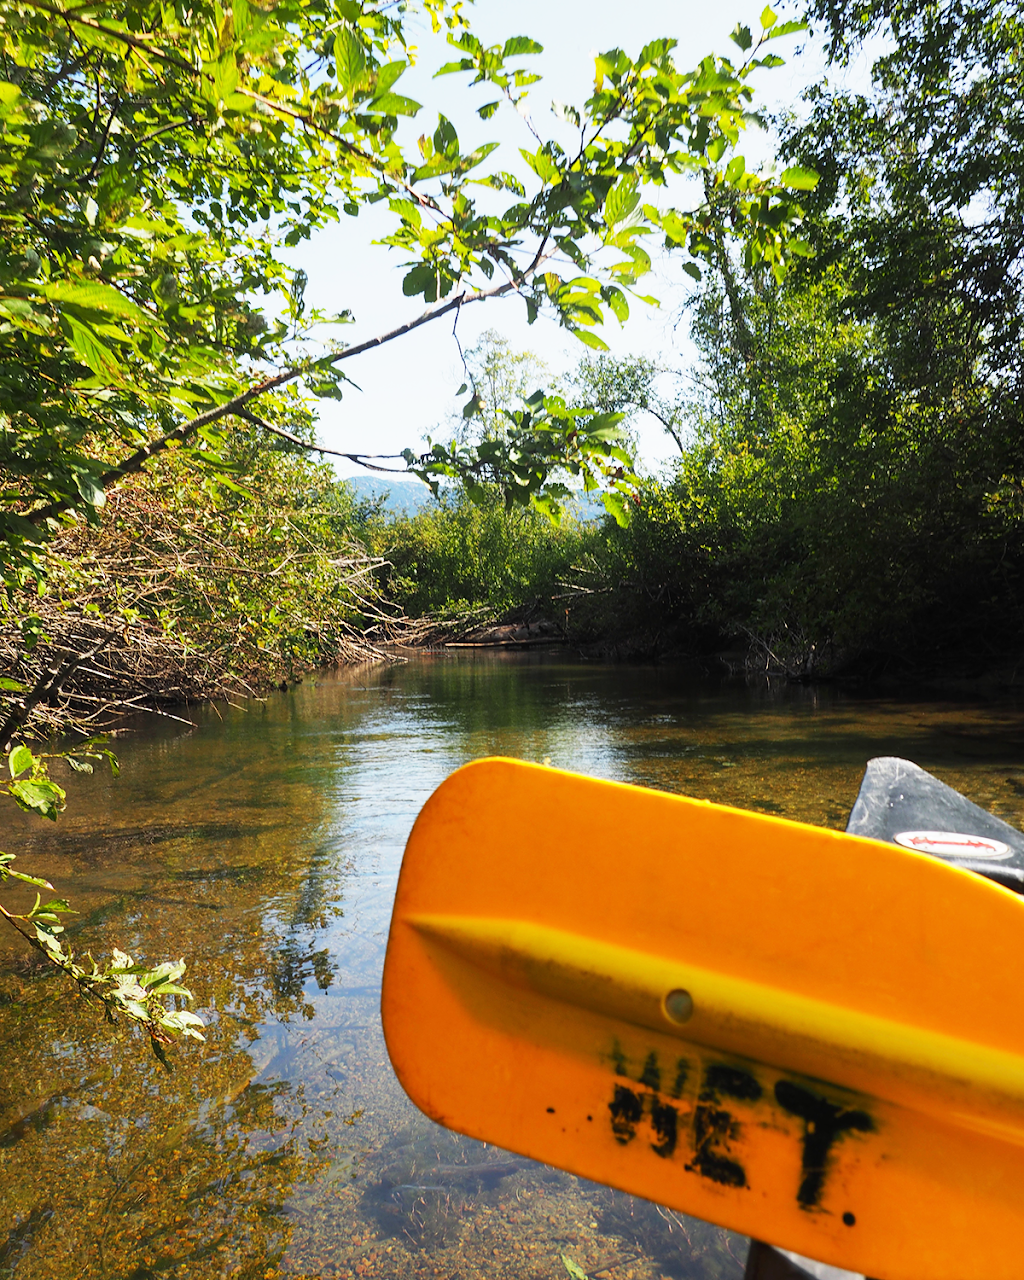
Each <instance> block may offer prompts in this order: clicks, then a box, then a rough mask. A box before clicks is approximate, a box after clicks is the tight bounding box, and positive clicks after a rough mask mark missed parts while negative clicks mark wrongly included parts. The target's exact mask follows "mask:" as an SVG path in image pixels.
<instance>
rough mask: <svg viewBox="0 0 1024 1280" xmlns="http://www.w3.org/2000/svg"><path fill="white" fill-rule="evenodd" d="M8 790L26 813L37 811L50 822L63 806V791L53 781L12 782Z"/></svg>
mask: <svg viewBox="0 0 1024 1280" xmlns="http://www.w3.org/2000/svg"><path fill="white" fill-rule="evenodd" d="M8 791H9V792H10V794H11V795H12V796H13V797H14V799H15V801H16V802H17V804H18V805H19V806H20V808H22V809H24V810H25V811H26V812H28V813H38V814H40V815H41V816H42V817H44V818H49V819H50V821H51V822H56V821H57V814H58V813H60V811H61V809H63V807H64V800H65V794H64V791H63V790H62V789H61V788H60V787H58V786H57V784H56V783H55V782H49V781H36V782H12V783H11V784H10V786H9V787H8Z"/></svg>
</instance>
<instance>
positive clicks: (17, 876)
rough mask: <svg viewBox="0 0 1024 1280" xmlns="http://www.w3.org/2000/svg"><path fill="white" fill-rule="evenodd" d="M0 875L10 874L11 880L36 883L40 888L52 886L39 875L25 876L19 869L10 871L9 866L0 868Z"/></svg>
mask: <svg viewBox="0 0 1024 1280" xmlns="http://www.w3.org/2000/svg"><path fill="white" fill-rule="evenodd" d="M2 876H10V877H11V879H12V880H21V881H22V882H23V883H24V884H34V885H37V886H38V887H39V888H40V889H52V888H53V885H52V884H50V882H49V880H42V879H40V877H39V876H27V875H25V874H24V873H23V872H21V871H12V870H11V869H10V867H4V868H0V878H2Z"/></svg>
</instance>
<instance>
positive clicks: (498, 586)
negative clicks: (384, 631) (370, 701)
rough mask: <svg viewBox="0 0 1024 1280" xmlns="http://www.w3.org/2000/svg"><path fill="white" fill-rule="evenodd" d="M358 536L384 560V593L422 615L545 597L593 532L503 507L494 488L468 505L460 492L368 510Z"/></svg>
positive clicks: (510, 605) (511, 605)
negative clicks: (406, 511)
mask: <svg viewBox="0 0 1024 1280" xmlns="http://www.w3.org/2000/svg"><path fill="white" fill-rule="evenodd" d="M363 537H364V539H365V541H366V545H367V547H368V549H369V550H370V551H371V552H372V553H373V554H374V555H375V556H380V557H383V558H384V559H385V560H387V562H388V564H387V566H385V567H384V568H383V569H382V570H380V571H379V573H380V577H379V581H380V585H381V590H382V591H383V593H384V594H385V595H386V596H387V597H388V598H389V599H390V600H392V601H393V602H394V603H395V604H396V605H398V606H399V607H400V608H402V609H403V610H404V611H405V612H406V613H407V614H408V615H409V616H410V617H422V616H424V615H425V614H440V615H452V614H459V613H465V612H467V611H468V610H471V609H478V608H487V609H488V610H489V611H490V612H492V613H494V614H495V615H500V614H502V613H505V612H507V611H509V610H514V609H519V608H523V607H528V606H531V605H533V604H535V603H536V602H537V601H538V600H540V601H542V602H550V600H551V597H552V596H556V595H558V594H559V593H560V592H561V591H562V590H564V587H563V585H562V584H564V583H565V581H566V579H567V577H568V575H570V574H571V572H572V567H573V565H574V564H575V563H577V562H578V561H579V560H580V558H581V557H582V556H584V555H585V554H586V551H587V549H588V548H589V547H590V545H591V544H592V543H593V542H594V540H595V538H596V537H597V533H596V530H595V528H594V527H593V526H590V527H588V526H586V525H584V524H583V523H581V522H580V521H579V520H578V519H575V518H574V517H572V516H571V515H567V516H565V517H564V518H563V520H562V522H561V523H560V524H558V525H554V524H552V523H551V522H550V521H549V520H548V519H547V517H545V516H543V515H541V514H540V512H538V511H535V510H533V509H532V508H524V507H518V506H517V507H514V508H513V509H512V510H506V508H505V505H504V503H503V502H502V501H501V499H500V496H499V495H498V494H496V493H492V492H488V493H486V494H485V495H484V496H483V497H482V499H481V500H480V502H479V503H473V502H471V501H470V500H469V499H468V498H467V497H466V496H465V494H464V493H462V492H461V491H460V492H458V493H457V494H451V495H443V496H442V497H441V498H440V499H439V500H438V501H437V502H436V503H432V504H431V505H430V506H429V507H428V508H427V509H426V510H423V511H420V512H417V513H416V514H415V515H405V516H397V517H386V516H383V515H380V514H375V515H371V516H370V518H368V519H367V521H366V523H365V525H364V529H363Z"/></svg>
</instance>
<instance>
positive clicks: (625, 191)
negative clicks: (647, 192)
mask: <svg viewBox="0 0 1024 1280" xmlns="http://www.w3.org/2000/svg"><path fill="white" fill-rule="evenodd" d="M639 203H640V194H639V192H638V191H637V180H636V178H635V177H634V176H633V175H632V174H626V175H624V176H623V177H621V178H620V179H619V181H618V182H617V183H616V184H615V186H614V187H612V189H611V191H609V192H608V199H607V200H606V201H605V206H604V220H605V222H606V223H607V224H608V225H609V226H610V227H613V226H615V224H616V223H619V222H622V221H623V219H625V218H628V217H629V215H630V214H631V213H632V212H633V210H634V209H635V208H636V207H637V205H638V204H639Z"/></svg>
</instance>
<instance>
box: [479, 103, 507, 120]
mask: <svg viewBox="0 0 1024 1280" xmlns="http://www.w3.org/2000/svg"><path fill="white" fill-rule="evenodd" d="M500 106H501V101H500V99H499V100H498V101H497V102H485V103H484V105H483V106H482V107H477V109H476V113H477V115H478V116H479V117H480V119H481V120H490V118H491V116H493V115H494V113H495V111H497V109H498V108H499V107H500Z"/></svg>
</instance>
